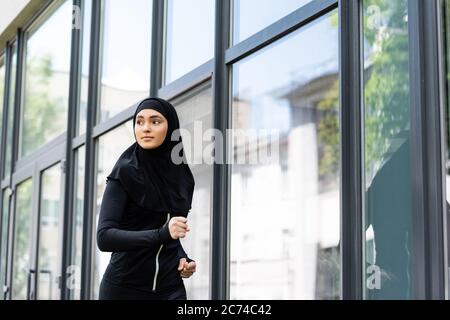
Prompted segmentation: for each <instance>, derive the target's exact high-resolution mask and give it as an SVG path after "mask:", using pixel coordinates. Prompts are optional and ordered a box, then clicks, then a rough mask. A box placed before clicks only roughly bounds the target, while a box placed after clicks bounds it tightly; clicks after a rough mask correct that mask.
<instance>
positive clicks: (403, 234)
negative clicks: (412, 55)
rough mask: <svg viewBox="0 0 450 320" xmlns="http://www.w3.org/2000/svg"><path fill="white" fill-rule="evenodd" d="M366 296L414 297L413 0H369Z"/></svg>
mask: <svg viewBox="0 0 450 320" xmlns="http://www.w3.org/2000/svg"><path fill="white" fill-rule="evenodd" d="M363 3H364V4H363V6H364V33H363V35H364V66H365V68H364V123H365V124H364V155H365V161H364V162H365V170H364V173H365V230H366V231H365V242H364V244H365V273H364V274H365V277H366V281H365V284H366V286H365V295H366V298H368V299H408V298H411V297H412V295H411V294H412V287H411V283H412V282H411V260H412V253H413V249H414V248H412V246H411V245H412V239H413V238H414V234H413V229H412V226H411V224H412V213H411V201H412V200H411V183H412V182H411V176H410V151H409V150H410V148H409V127H410V109H409V94H410V89H409V71H408V70H409V67H408V63H409V52H408V23H407V21H408V19H407V17H408V1H406V0H398V1H389V0H381V1H379V0H364V1H363Z"/></svg>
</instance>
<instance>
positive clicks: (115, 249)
mask: <svg viewBox="0 0 450 320" xmlns="http://www.w3.org/2000/svg"><path fill="white" fill-rule="evenodd" d="M179 215H180V214H176V213H168V212H151V211H148V210H146V209H144V208H142V207H140V206H138V205H137V204H136V203H135V202H133V201H132V200H131V197H130V196H129V195H128V194H127V192H126V191H125V190H124V188H123V186H122V184H121V183H120V181H119V180H114V179H109V180H108V182H107V184H106V188H105V192H104V194H103V199H102V203H101V207H100V215H99V221H98V225H97V245H98V248H99V249H100V251H107V252H112V254H111V259H110V261H109V264H108V267H107V268H106V271H105V273H104V275H103V277H104V278H105V279H107V280H108V281H111V282H113V283H115V284H116V285H119V286H123V287H129V288H135V289H140V290H145V291H152V292H157V291H159V290H163V289H167V288H171V287H175V286H177V285H179V284H180V283H181V282H182V281H183V280H182V278H181V276H180V274H179V271H178V264H179V259H180V258H186V260H187V261H188V262H189V261H192V259H190V258H189V257H188V256H187V254H186V252H185V251H184V250H183V247H182V245H181V243H180V240H179V239H177V240H174V239H172V237H171V236H170V232H169V227H168V222H169V220H170V218H172V217H173V216H179Z"/></svg>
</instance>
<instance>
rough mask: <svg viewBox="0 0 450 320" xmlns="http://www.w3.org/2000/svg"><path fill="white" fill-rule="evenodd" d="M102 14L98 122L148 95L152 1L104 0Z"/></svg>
mask: <svg viewBox="0 0 450 320" xmlns="http://www.w3.org/2000/svg"><path fill="white" fill-rule="evenodd" d="M103 15H104V25H103V50H102V73H101V101H100V106H101V108H100V115H99V116H100V119H99V121H100V122H102V121H105V120H107V119H109V118H111V117H112V116H114V115H115V114H117V113H119V112H120V111H123V110H125V109H126V108H127V107H129V106H131V105H132V104H134V103H136V101H138V100H140V99H141V98H145V97H147V96H148V95H149V92H150V48H151V46H150V45H151V26H152V1H149V0H133V4H132V5H130V3H129V2H127V1H123V0H107V1H105V6H104V13H103Z"/></svg>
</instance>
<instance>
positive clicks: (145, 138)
mask: <svg viewBox="0 0 450 320" xmlns="http://www.w3.org/2000/svg"><path fill="white" fill-rule="evenodd" d="M152 139H153V137H144V138H142V140H152Z"/></svg>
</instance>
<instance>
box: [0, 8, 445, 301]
mask: <svg viewBox="0 0 450 320" xmlns="http://www.w3.org/2000/svg"><path fill="white" fill-rule="evenodd" d="M34 11H35V12H34V13H33V14H30V15H29V18H28V19H25V20H26V23H25V24H24V25H22V26H20V27H19V28H18V29H15V31H14V33H13V35H12V36H11V37H8V39H7V40H6V41H5V43H0V123H1V130H0V142H1V144H0V146H1V149H0V151H1V152H0V182H1V185H0V299H7V300H8V299H32V300H41V299H52V300H59V299H73V300H78V299H97V298H98V287H99V283H100V280H101V278H102V275H103V273H104V271H105V268H106V266H107V264H108V262H109V259H110V255H111V254H110V253H106V252H101V251H99V249H98V248H97V245H96V241H95V240H96V236H95V232H96V227H97V220H98V214H99V209H100V204H101V200H102V196H103V192H104V189H105V184H106V176H107V175H108V174H109V172H110V170H111V169H112V167H113V166H114V164H115V162H116V160H117V158H118V157H119V155H120V154H121V153H122V152H123V151H124V150H125V149H126V148H127V147H128V146H129V145H130V144H132V143H133V142H134V136H133V124H132V122H131V119H132V116H133V113H134V110H135V108H136V103H138V102H139V100H140V99H142V98H145V97H148V96H159V97H162V98H164V99H167V100H169V101H171V102H172V104H173V105H174V106H175V108H176V109H177V112H178V115H179V118H180V125H181V127H182V128H183V130H184V133H185V134H186V139H185V137H183V140H184V141H185V148H186V158H187V159H188V161H189V164H190V167H191V169H192V172H193V174H194V177H195V181H196V185H195V191H194V198H193V204H192V210H191V213H190V215H189V219H190V227H191V229H192V232H190V234H189V235H188V236H187V237H186V238H185V239H182V244H183V247H184V248H185V250H186V252H187V253H188V255H189V256H190V257H192V258H193V259H195V260H196V262H197V272H196V273H195V274H194V276H192V277H191V278H189V279H186V280H184V282H185V284H186V288H187V294H188V298H189V299H447V298H448V296H449V286H448V284H449V280H448V270H449V269H448V267H449V263H448V258H449V257H450V255H449V254H450V246H449V245H448V240H447V238H448V231H450V223H447V216H448V214H449V213H450V205H449V204H448V203H449V202H450V191H449V190H450V173H449V172H450V171H449V168H450V165H449V164H450V151H449V150H450V148H449V141H450V120H449V119H450V117H449V114H450V103H449V101H450V99H449V90H450V89H449V88H450V85H449V84H450V76H449V74H450V73H449V69H450V68H449V64H450V54H449V52H450V50H449V48H450V1H448V0H431V1H421V0H396V1H389V0H355V1H350V0H284V1H279V2H274V1H270V0H262V1H256V0H135V1H133V2H132V3H129V2H126V1H122V0H98V1H93V0H54V1H48V3H46V4H45V5H43V6H42V7H39V8H35V10H34ZM0 36H1V34H0ZM214 130H217V131H218V132H220V133H222V137H223V139H222V140H220V141H219V140H217V139H214V138H212V137H211V136H210V135H211V132H213V131H214ZM198 132H200V134H201V139H200V141H197V140H196V141H189V139H188V137H189V136H194V137H195V135H196V134H198ZM229 133H231V134H229ZM249 133H250V134H249ZM182 134H183V133H182ZM186 142H190V143H186ZM211 145H213V146H214V148H215V155H222V156H223V159H227V161H226V162H225V163H223V162H217V161H216V162H214V161H212V160H213V156H212V155H211V153H210V152H207V151H208V150H210V149H208V148H210V147H211ZM269 150H270V151H271V152H273V151H274V150H275V151H276V154H277V155H278V158H277V159H273V158H270V157H267V158H265V161H254V162H253V160H255V159H257V160H258V159H259V160H261V159H262V158H264V156H265V155H267V153H268V151H269ZM214 159H216V160H217V158H214Z"/></svg>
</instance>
